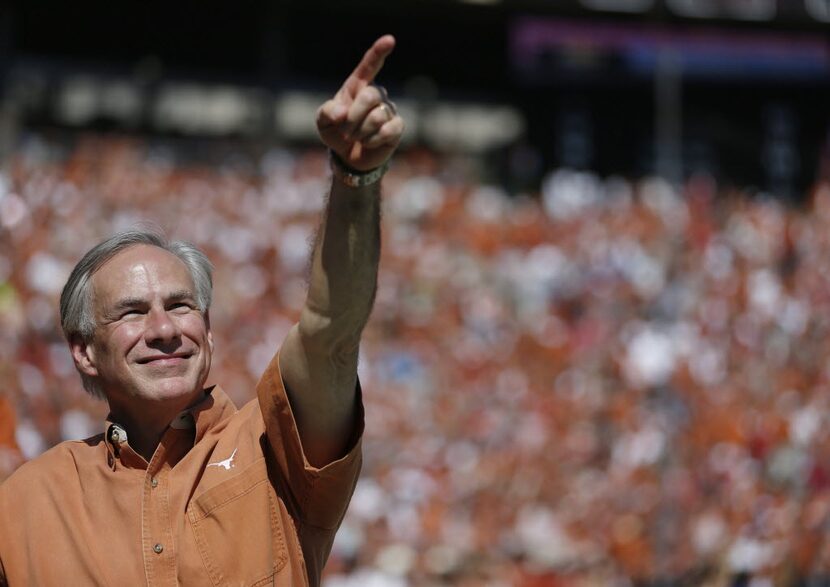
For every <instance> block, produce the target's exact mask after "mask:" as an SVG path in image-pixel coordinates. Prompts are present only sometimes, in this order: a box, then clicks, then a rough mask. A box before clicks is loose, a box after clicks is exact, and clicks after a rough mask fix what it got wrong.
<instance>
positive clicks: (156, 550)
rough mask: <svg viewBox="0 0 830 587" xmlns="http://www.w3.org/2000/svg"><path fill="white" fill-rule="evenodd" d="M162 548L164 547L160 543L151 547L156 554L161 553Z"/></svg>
mask: <svg viewBox="0 0 830 587" xmlns="http://www.w3.org/2000/svg"><path fill="white" fill-rule="evenodd" d="M162 550H164V547H163V546H162V545H161V544H156V545H155V546H154V547H153V552H155V553H156V554H161V551H162Z"/></svg>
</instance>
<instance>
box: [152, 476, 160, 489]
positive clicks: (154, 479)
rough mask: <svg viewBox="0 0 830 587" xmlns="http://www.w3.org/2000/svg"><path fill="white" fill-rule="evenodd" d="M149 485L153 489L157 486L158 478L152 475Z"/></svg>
mask: <svg viewBox="0 0 830 587" xmlns="http://www.w3.org/2000/svg"><path fill="white" fill-rule="evenodd" d="M150 486H151V487H153V489H155V488H156V487H158V486H159V480H158V479H156V478H155V477H153V478H152V479H150Z"/></svg>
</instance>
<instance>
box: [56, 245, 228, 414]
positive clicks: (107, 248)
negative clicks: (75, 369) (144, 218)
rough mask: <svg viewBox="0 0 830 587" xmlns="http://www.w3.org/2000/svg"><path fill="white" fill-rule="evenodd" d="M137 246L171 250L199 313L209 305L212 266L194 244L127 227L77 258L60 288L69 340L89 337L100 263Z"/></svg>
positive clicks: (87, 382) (92, 389)
mask: <svg viewBox="0 0 830 587" xmlns="http://www.w3.org/2000/svg"><path fill="white" fill-rule="evenodd" d="M136 245H150V246H154V247H158V248H160V249H163V250H165V251H167V252H168V253H172V254H173V255H175V256H176V257H178V258H179V259H181V260H182V262H183V263H184V264H185V266H186V267H187V270H188V272H189V273H190V277H191V279H192V280H193V287H194V288H195V289H196V291H195V292H194V295H195V297H196V300H195V301H196V305H197V307H198V308H199V310H201V311H202V312H207V310H208V309H209V308H210V302H211V297H212V294H213V265H212V264H211V262H210V260H209V259H208V258H207V256H206V255H205V254H204V253H203V252H202V251H200V250H199V249H198V248H197V247H195V246H194V245H192V244H190V243H186V242H182V241H170V240H168V239H167V237H166V236H164V234H163V233H161V232H160V231H156V230H128V231H126V232H121V233H118V234H116V235H114V236H111V237H110V238H108V239H107V240H105V241H103V242H101V243H99V244H97V245H96V246H94V247H93V248H92V249H90V250H89V251H88V252H87V253H86V255H84V256H83V258H82V259H81V260H80V261H78V264H77V265H75V268H74V269H73V270H72V273H71V274H70V275H69V279H67V280H66V285H64V286H63V291H61V301H60V314H61V328H62V329H63V334H64V336H65V337H66V340H67V341H69V342H70V343H71V342H72V340H73V339H74V338H76V337H81V339H82V340H83V341H84V342H89V341H91V340H92V335H93V333H94V332H95V315H94V312H93V309H92V289H91V283H92V276H93V275H94V274H95V272H96V271H98V269H100V268H101V266H102V265H103V264H104V263H106V262H107V261H109V260H110V259H111V258H113V257H114V256H115V255H117V254H118V253H119V252H121V251H123V250H124V249H127V248H129V247H133V246H136ZM81 381H82V382H83V384H84V389H86V390H87V391H88V392H89V393H90V394H91V395H93V396H95V397H99V398H103V397H104V395H103V392H102V391H101V389H100V388H99V387H98V385H97V383H96V382H95V381H94V380H93V379H92V378H90V377H88V376H86V375H84V374H83V373H81Z"/></svg>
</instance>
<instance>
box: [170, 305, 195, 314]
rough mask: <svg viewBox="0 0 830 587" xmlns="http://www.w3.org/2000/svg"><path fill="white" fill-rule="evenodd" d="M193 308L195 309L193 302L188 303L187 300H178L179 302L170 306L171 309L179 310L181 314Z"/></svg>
mask: <svg viewBox="0 0 830 587" xmlns="http://www.w3.org/2000/svg"><path fill="white" fill-rule="evenodd" d="M192 309H193V306H192V305H191V304H188V303H186V302H177V303H175V304H173V305H172V306H170V310H171V311H173V312H177V313H179V314H183V313H184V312H189V311H190V310H192Z"/></svg>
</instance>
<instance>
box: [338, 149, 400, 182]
mask: <svg viewBox="0 0 830 587" xmlns="http://www.w3.org/2000/svg"><path fill="white" fill-rule="evenodd" d="M329 155H330V156H329V161H330V164H331V172H332V174H333V175H334V177H336V178H337V179H338V180H339V181H340V182H341V183H343V184H345V185H347V186H348V187H350V188H362V187H365V186H368V185H372V184H373V183H377V182H378V181H380V178H382V177H383V176H384V175H385V174H386V172H387V171H388V170H389V161H386V162H385V163H384V164H383V165H381V166H380V167H375V168H374V169H371V170H369V171H358V170H357V169H352V168H351V167H349V166H348V165H346V164H345V163H343V160H342V159H340V157H339V156H338V155H337V153H335V152H334V151H329Z"/></svg>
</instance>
